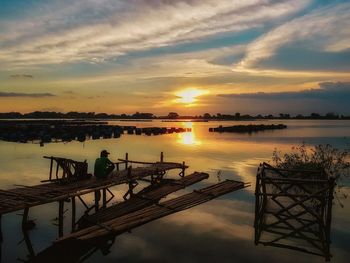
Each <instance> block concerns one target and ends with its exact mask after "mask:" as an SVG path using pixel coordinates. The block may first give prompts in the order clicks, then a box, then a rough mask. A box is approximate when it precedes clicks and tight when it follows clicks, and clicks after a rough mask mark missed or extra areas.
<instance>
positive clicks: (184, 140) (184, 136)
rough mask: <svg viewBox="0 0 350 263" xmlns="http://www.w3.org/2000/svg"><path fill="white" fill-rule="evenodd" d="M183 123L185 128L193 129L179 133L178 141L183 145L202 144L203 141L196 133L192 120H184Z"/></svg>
mask: <svg viewBox="0 0 350 263" xmlns="http://www.w3.org/2000/svg"><path fill="white" fill-rule="evenodd" d="M182 125H183V126H184V127H185V128H191V129H192V130H191V131H190V132H184V133H179V134H178V135H177V142H178V143H180V144H182V145H191V146H193V145H200V144H202V142H201V141H200V140H199V139H198V137H197V136H196V134H195V131H194V129H193V123H192V122H183V123H182Z"/></svg>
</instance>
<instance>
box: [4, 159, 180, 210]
mask: <svg viewBox="0 0 350 263" xmlns="http://www.w3.org/2000/svg"><path fill="white" fill-rule="evenodd" d="M172 169H181V164H179V163H156V164H154V165H152V166H149V167H137V168H134V169H132V172H131V178H128V176H127V171H125V170H124V171H114V172H113V173H112V176H110V177H108V178H106V179H102V180H101V179H96V178H91V179H88V180H81V181H73V182H68V183H65V184H60V183H57V182H50V183H45V184H40V185H35V186H26V187H20V188H14V189H9V190H0V214H6V213H10V212H14V211H17V210H21V209H24V208H26V207H32V206H36V205H40V204H45V203H50V202H53V201H59V200H65V199H69V198H71V197H73V196H79V195H84V194H87V193H91V192H94V191H96V190H100V189H103V188H109V187H112V186H114V185H118V184H125V183H128V182H129V181H130V180H138V179H141V178H144V177H147V176H151V175H158V174H159V173H160V172H165V171H168V170H172ZM2 200H4V201H5V200H6V202H2ZM11 200H13V203H12V204H11Z"/></svg>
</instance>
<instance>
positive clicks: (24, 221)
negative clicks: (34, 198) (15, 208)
mask: <svg viewBox="0 0 350 263" xmlns="http://www.w3.org/2000/svg"><path fill="white" fill-rule="evenodd" d="M28 214H29V208H28V207H26V208H24V211H23V217H22V230H23V231H26V228H27V223H28Z"/></svg>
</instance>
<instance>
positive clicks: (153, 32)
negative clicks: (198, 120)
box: [0, 0, 350, 115]
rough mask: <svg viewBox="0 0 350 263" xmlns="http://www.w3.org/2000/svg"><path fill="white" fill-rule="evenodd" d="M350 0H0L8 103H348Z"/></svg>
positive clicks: (109, 107) (182, 109)
mask: <svg viewBox="0 0 350 263" xmlns="http://www.w3.org/2000/svg"><path fill="white" fill-rule="evenodd" d="M349 28H350V2H349V1H337V0H333V1H327V0H325V1H312V0H285V1H283V0H282V1H269V0H246V1H240V0H237V1H236V0H215V1H213V0H183V1H177V0H173V1H171V0H128V1H121V0H120V1H118V0H50V1H46V0H26V1H23V0H0V112H9V111H18V112H31V111H37V110H39V111H61V112H68V111H84V112H87V111H88V112H106V113H117V114H119V113H134V112H136V111H140V112H152V113H155V114H157V115H162V114H167V113H168V112H170V111H175V112H178V113H179V114H182V115H194V114H204V113H206V112H208V113H210V114H216V113H235V112H241V113H246V114H260V113H261V114H269V113H272V114H278V113H290V114H309V113H311V112H319V113H323V114H324V113H327V112H335V113H338V114H350V103H349V102H350V29H349Z"/></svg>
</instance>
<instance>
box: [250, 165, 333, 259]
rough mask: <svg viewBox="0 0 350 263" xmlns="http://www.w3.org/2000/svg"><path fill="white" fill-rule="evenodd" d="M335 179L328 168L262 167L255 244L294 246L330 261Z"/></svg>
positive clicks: (259, 173)
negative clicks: (324, 169)
mask: <svg viewBox="0 0 350 263" xmlns="http://www.w3.org/2000/svg"><path fill="white" fill-rule="evenodd" d="M334 186H335V180H334V178H333V177H329V176H328V175H327V174H326V173H325V172H324V171H319V170H317V171H305V170H286V169H277V168H275V167H272V166H271V165H269V164H267V163H263V164H261V165H260V166H259V168H258V172H257V177H256V189H255V196H256V202H255V222H254V227H255V244H256V245H258V244H263V245H269V246H275V247H280V248H287V249H293V250H297V251H302V252H306V253H310V254H314V255H319V256H322V257H325V259H326V260H327V261H329V260H330V258H331V254H330V248H329V247H330V241H331V240H330V234H331V220H332V200H333V190H334Z"/></svg>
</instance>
